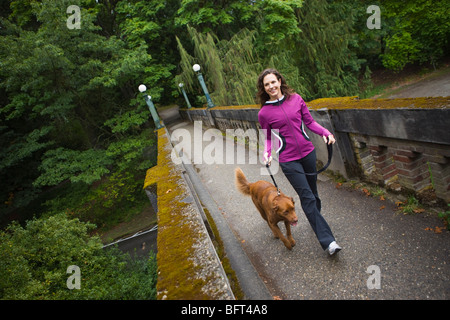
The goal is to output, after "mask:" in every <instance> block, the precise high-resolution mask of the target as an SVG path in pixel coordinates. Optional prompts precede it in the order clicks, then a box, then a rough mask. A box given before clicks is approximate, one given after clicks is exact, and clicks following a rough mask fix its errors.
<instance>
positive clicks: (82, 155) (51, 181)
mask: <svg viewBox="0 0 450 320" xmlns="http://www.w3.org/2000/svg"><path fill="white" fill-rule="evenodd" d="M111 163H112V161H111V159H109V158H108V156H107V154H106V153H105V151H103V150H94V149H89V150H86V151H82V152H80V151H76V150H69V149H64V148H58V149H53V150H49V151H47V152H46V153H45V154H44V157H43V160H42V163H41V165H40V166H39V169H40V170H41V171H43V174H41V175H40V176H39V177H38V178H37V179H36V181H35V182H34V184H35V185H37V186H53V185H57V184H59V183H61V182H63V181H64V180H66V179H70V181H72V182H78V181H82V182H84V183H87V184H91V183H93V182H95V181H97V180H100V178H101V177H102V176H103V175H105V174H107V173H109V170H108V169H107V168H106V167H107V166H108V165H110V164H111Z"/></svg>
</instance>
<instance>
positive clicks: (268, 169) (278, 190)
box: [266, 163, 280, 195]
mask: <svg viewBox="0 0 450 320" xmlns="http://www.w3.org/2000/svg"><path fill="white" fill-rule="evenodd" d="M266 168H267V171H269V174H270V177H271V178H272V181H273V184H274V185H275V188H277V193H278V195H280V188H278V185H277V183H276V182H275V178H274V177H273V175H272V172H271V171H270V166H269V163H267V164H266Z"/></svg>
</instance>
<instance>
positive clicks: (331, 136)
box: [322, 134, 336, 144]
mask: <svg viewBox="0 0 450 320" xmlns="http://www.w3.org/2000/svg"><path fill="white" fill-rule="evenodd" d="M322 138H323V141H325V143H327V142H328V144H334V143H335V142H336V139H335V138H334V136H333V135H332V134H330V135H329V136H328V141H327V137H326V136H322Z"/></svg>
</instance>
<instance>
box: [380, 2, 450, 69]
mask: <svg viewBox="0 0 450 320" xmlns="http://www.w3.org/2000/svg"><path fill="white" fill-rule="evenodd" d="M449 11H450V3H449V2H448V1H445V0H440V1H427V0H416V1H407V2H404V1H399V0H389V1H385V2H383V11H382V12H383V15H384V16H385V17H386V18H388V19H391V20H392V24H391V25H388V26H387V27H388V30H389V31H388V34H387V36H386V39H385V41H386V50H385V52H384V53H383V54H382V56H381V57H382V60H383V65H384V66H385V67H386V68H389V69H393V70H396V71H399V70H402V69H403V67H404V66H405V65H406V64H408V63H414V62H419V63H424V62H429V63H431V64H432V65H433V66H434V67H436V63H437V62H438V61H439V60H440V59H441V58H442V57H443V56H444V55H445V54H446V53H447V52H448V50H449V46H450V43H449V38H450V21H449V19H448V12H449Z"/></svg>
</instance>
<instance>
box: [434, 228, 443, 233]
mask: <svg viewBox="0 0 450 320" xmlns="http://www.w3.org/2000/svg"><path fill="white" fill-rule="evenodd" d="M442 229H444V227H436V228H435V229H434V233H442Z"/></svg>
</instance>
